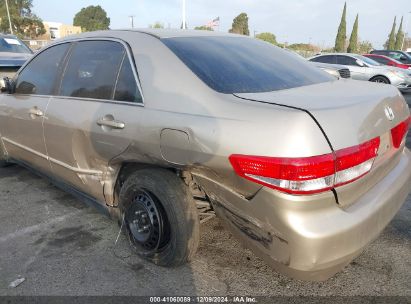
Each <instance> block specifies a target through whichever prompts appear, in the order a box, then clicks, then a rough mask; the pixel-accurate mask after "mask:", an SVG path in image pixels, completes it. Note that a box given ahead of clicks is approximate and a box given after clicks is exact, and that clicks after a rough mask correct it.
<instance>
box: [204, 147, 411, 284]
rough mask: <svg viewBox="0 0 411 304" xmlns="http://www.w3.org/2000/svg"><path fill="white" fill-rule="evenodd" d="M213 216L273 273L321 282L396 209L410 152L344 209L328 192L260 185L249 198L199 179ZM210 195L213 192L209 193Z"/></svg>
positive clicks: (408, 181)
mask: <svg viewBox="0 0 411 304" xmlns="http://www.w3.org/2000/svg"><path fill="white" fill-rule="evenodd" d="M203 182H204V183H205V184H206V186H205V188H206V190H207V191H208V190H209V189H210V187H211V188H212V189H210V191H211V193H215V192H216V191H219V194H220V197H219V202H214V207H215V210H216V212H217V214H218V215H219V216H220V217H222V218H224V219H225V220H226V223H227V224H228V226H229V227H230V228H231V229H232V231H233V232H234V233H235V234H236V235H237V236H238V237H239V238H240V239H242V240H243V241H244V244H245V245H246V246H247V247H250V248H251V249H252V250H253V251H254V252H255V253H256V254H257V255H259V256H260V257H262V258H264V259H265V260H266V261H267V262H268V263H269V264H271V265H272V266H274V268H276V269H277V270H278V271H280V272H282V273H284V274H286V275H288V276H291V277H294V278H297V279H303V280H315V281H317V280H325V279H327V278H329V277H331V276H332V275H334V274H335V273H336V272H338V271H340V270H341V269H342V268H343V267H344V266H345V265H347V264H348V263H350V261H351V260H352V259H353V258H354V257H356V256H357V255H358V254H359V253H360V252H361V251H362V250H363V249H364V247H365V246H366V245H367V244H368V243H370V242H371V241H372V240H374V239H375V238H376V237H377V236H378V235H379V234H380V233H381V231H382V230H383V229H384V228H385V227H386V225H387V224H388V223H389V222H390V221H391V219H392V218H393V217H394V216H395V214H396V213H397V211H398V210H399V209H400V207H401V206H402V204H403V203H404V201H405V199H406V198H407V196H408V194H409V192H410V189H411V153H410V151H409V150H408V149H405V150H404V151H403V152H402V155H401V157H400V160H399V162H398V164H397V165H396V166H395V167H394V168H393V169H392V170H391V171H390V173H389V174H388V175H386V176H385V177H384V178H383V179H382V180H381V181H380V182H378V184H376V185H375V186H374V187H373V188H371V189H370V190H369V191H368V192H367V193H365V194H364V195H363V196H362V197H361V198H360V199H358V200H357V201H356V202H355V203H354V204H353V205H351V206H350V207H348V208H347V209H342V208H340V207H339V206H338V205H337V204H336V203H335V199H334V196H333V194H332V193H331V192H329V193H326V194H322V195H312V196H292V195H287V194H282V193H279V192H277V191H274V190H270V189H267V188H262V189H261V190H260V191H259V192H258V193H257V194H256V195H255V196H254V198H252V199H251V200H246V199H244V198H241V197H238V196H236V195H235V194H233V193H232V192H229V191H228V190H224V189H223V190H222V189H216V185H214V186H213V185H211V184H210V181H208V182H207V181H203ZM212 196H213V194H212Z"/></svg>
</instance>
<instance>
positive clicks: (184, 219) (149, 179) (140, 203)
mask: <svg viewBox="0 0 411 304" xmlns="http://www.w3.org/2000/svg"><path fill="white" fill-rule="evenodd" d="M119 200H120V211H121V214H122V215H123V216H124V225H125V227H126V229H127V234H128V237H129V240H130V245H131V246H132V248H133V249H134V250H135V252H136V253H137V254H138V255H139V256H141V257H142V258H144V259H146V260H148V261H150V262H153V263H154V264H157V265H161V266H168V267H172V266H178V265H182V264H184V263H186V262H187V261H190V260H191V259H192V258H193V256H194V254H195V252H196V250H197V247H198V244H199V239H200V233H199V226H200V223H199V217H198V213H197V208H196V204H195V203H194V201H193V198H192V195H191V193H190V191H189V190H188V187H187V185H186V184H185V183H184V182H183V181H182V180H181V179H180V178H179V177H178V176H177V175H176V174H175V173H174V172H172V171H169V170H166V169H160V168H145V169H139V170H137V171H135V172H133V173H131V174H130V175H129V176H128V177H127V179H126V181H125V182H124V184H123V185H122V187H121V189H120V194H119Z"/></svg>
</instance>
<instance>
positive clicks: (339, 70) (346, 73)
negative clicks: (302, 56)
mask: <svg viewBox="0 0 411 304" xmlns="http://www.w3.org/2000/svg"><path fill="white" fill-rule="evenodd" d="M312 64H313V65H315V66H316V67H317V68H320V69H321V70H323V71H324V72H327V73H328V74H331V75H333V76H334V77H337V78H340V77H341V78H351V72H350V69H349V68H348V67H346V66H344V65H339V64H328V63H321V62H312Z"/></svg>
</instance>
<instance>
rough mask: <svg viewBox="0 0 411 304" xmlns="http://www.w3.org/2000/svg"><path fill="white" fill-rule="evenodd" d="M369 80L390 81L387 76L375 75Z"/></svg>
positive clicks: (387, 82)
mask: <svg viewBox="0 0 411 304" xmlns="http://www.w3.org/2000/svg"><path fill="white" fill-rule="evenodd" d="M370 81H372V82H378V83H386V84H389V83H390V81H389V80H388V78H386V77H384V76H375V77H374V78H372V79H371V80H370Z"/></svg>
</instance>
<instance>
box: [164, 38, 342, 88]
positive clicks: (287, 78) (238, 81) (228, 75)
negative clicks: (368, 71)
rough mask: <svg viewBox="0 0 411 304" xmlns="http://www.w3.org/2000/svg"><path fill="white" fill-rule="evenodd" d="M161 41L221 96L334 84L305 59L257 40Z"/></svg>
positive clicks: (169, 39) (202, 39) (198, 39)
mask: <svg viewBox="0 0 411 304" xmlns="http://www.w3.org/2000/svg"><path fill="white" fill-rule="evenodd" d="M162 41H163V42H164V43H165V44H166V45H167V46H168V47H169V48H170V49H171V50H172V51H173V52H174V53H175V54H176V55H177V56H178V57H179V58H180V59H181V60H182V61H183V62H184V63H185V64H186V65H187V66H188V67H189V68H190V69H191V70H192V71H193V72H194V73H195V74H196V75H197V76H198V77H199V78H200V79H201V80H202V81H204V82H205V83H206V84H207V85H208V86H209V87H211V88H212V89H214V90H216V91H218V92H221V93H227V94H231V93H256V92H270V91H277V90H283V89H290V88H296V87H301V86H306V85H312V84H317V83H321V82H327V81H333V80H335V78H333V77H332V76H329V75H328V74H327V73H325V72H323V71H321V70H320V69H319V68H317V67H315V66H311V65H310V64H309V63H308V61H306V60H305V59H301V58H298V57H297V56H295V55H294V54H292V53H290V52H287V51H284V50H282V49H280V48H278V47H276V46H273V45H271V44H269V43H266V42H263V41H261V40H257V39H250V38H246V37H244V38H243V37H179V38H165V39H162Z"/></svg>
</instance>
